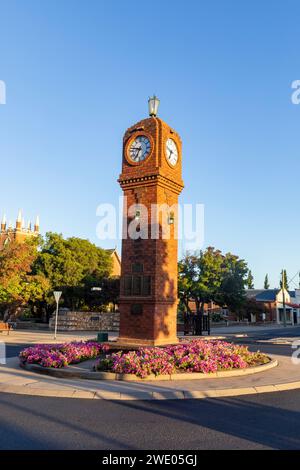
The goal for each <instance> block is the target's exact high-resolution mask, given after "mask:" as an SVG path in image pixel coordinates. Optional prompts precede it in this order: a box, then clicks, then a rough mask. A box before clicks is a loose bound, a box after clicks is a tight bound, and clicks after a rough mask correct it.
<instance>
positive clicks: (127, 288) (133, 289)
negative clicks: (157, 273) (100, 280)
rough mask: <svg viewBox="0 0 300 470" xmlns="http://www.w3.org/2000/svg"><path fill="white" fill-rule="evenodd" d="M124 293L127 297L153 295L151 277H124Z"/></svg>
mask: <svg viewBox="0 0 300 470" xmlns="http://www.w3.org/2000/svg"><path fill="white" fill-rule="evenodd" d="M123 293H124V295H125V296H127V297H128V296H140V295H141V296H144V297H146V296H149V295H151V276H138V275H132V276H124V278H123Z"/></svg>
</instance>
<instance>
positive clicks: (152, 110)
mask: <svg viewBox="0 0 300 470" xmlns="http://www.w3.org/2000/svg"><path fill="white" fill-rule="evenodd" d="M159 103H160V100H159V99H158V98H157V96H155V95H153V96H152V97H151V98H149V99H148V106H149V116H152V117H155V116H156V115H157V112H158V106H159Z"/></svg>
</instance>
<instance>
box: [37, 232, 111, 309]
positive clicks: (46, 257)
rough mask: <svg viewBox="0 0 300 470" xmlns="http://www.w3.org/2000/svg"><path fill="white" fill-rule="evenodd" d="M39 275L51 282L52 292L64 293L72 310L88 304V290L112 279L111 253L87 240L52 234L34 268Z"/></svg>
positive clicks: (65, 300)
mask: <svg viewBox="0 0 300 470" xmlns="http://www.w3.org/2000/svg"><path fill="white" fill-rule="evenodd" d="M34 269H35V272H36V273H37V274H39V273H42V274H43V275H44V276H46V277H47V279H49V281H50V284H51V289H52V290H57V289H58V290H62V292H63V303H64V305H65V306H68V307H70V308H72V309H77V308H80V307H81V306H82V305H83V304H84V301H85V292H86V289H87V288H91V287H92V286H97V285H100V283H101V282H102V281H103V279H105V278H106V277H108V276H109V275H110V272H111V269H112V260H111V256H110V255H109V253H107V252H106V250H103V249H102V248H99V247H97V246H96V245H94V244H93V243H91V242H89V241H88V240H83V239H80V238H76V237H72V238H68V239H64V238H63V236H62V235H60V234H56V233H52V232H49V233H47V234H46V237H45V239H44V241H43V243H42V246H41V251H40V253H39V255H38V257H37V260H36V262H35V264H34Z"/></svg>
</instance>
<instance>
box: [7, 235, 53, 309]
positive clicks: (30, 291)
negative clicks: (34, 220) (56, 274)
mask: <svg viewBox="0 0 300 470" xmlns="http://www.w3.org/2000/svg"><path fill="white" fill-rule="evenodd" d="M37 246H38V241H37V240H30V241H25V242H24V243H17V242H15V241H13V242H11V243H9V244H7V245H5V247H4V248H3V249H2V250H1V251H0V304H1V306H2V309H5V310H6V312H7V313H8V314H10V315H11V314H14V315H16V314H17V312H18V311H19V310H20V307H22V306H24V305H25V304H28V303H29V302H35V301H39V300H42V299H44V298H45V296H46V295H47V293H48V291H49V288H50V283H49V282H48V280H47V279H46V277H45V275H43V274H42V273H33V272H32V269H31V267H32V264H33V262H34V260H35V259H36V258H37V255H38V252H37Z"/></svg>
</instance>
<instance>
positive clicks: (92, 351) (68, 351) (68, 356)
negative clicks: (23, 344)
mask: <svg viewBox="0 0 300 470" xmlns="http://www.w3.org/2000/svg"><path fill="white" fill-rule="evenodd" d="M108 349H109V346H108V345H106V344H99V343H97V342H95V341H86V342H84V341H78V342H76V341H73V342H71V343H63V344H37V345H36V346H32V347H29V348H26V349H24V350H23V351H21V353H20V355H19V358H20V362H21V363H22V364H39V365H40V366H43V367H54V368H61V367H66V366H67V365H69V364H78V363H79V362H82V361H85V360H87V359H95V358H97V357H99V356H100V355H101V354H103V353H106V352H107V351H108Z"/></svg>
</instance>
